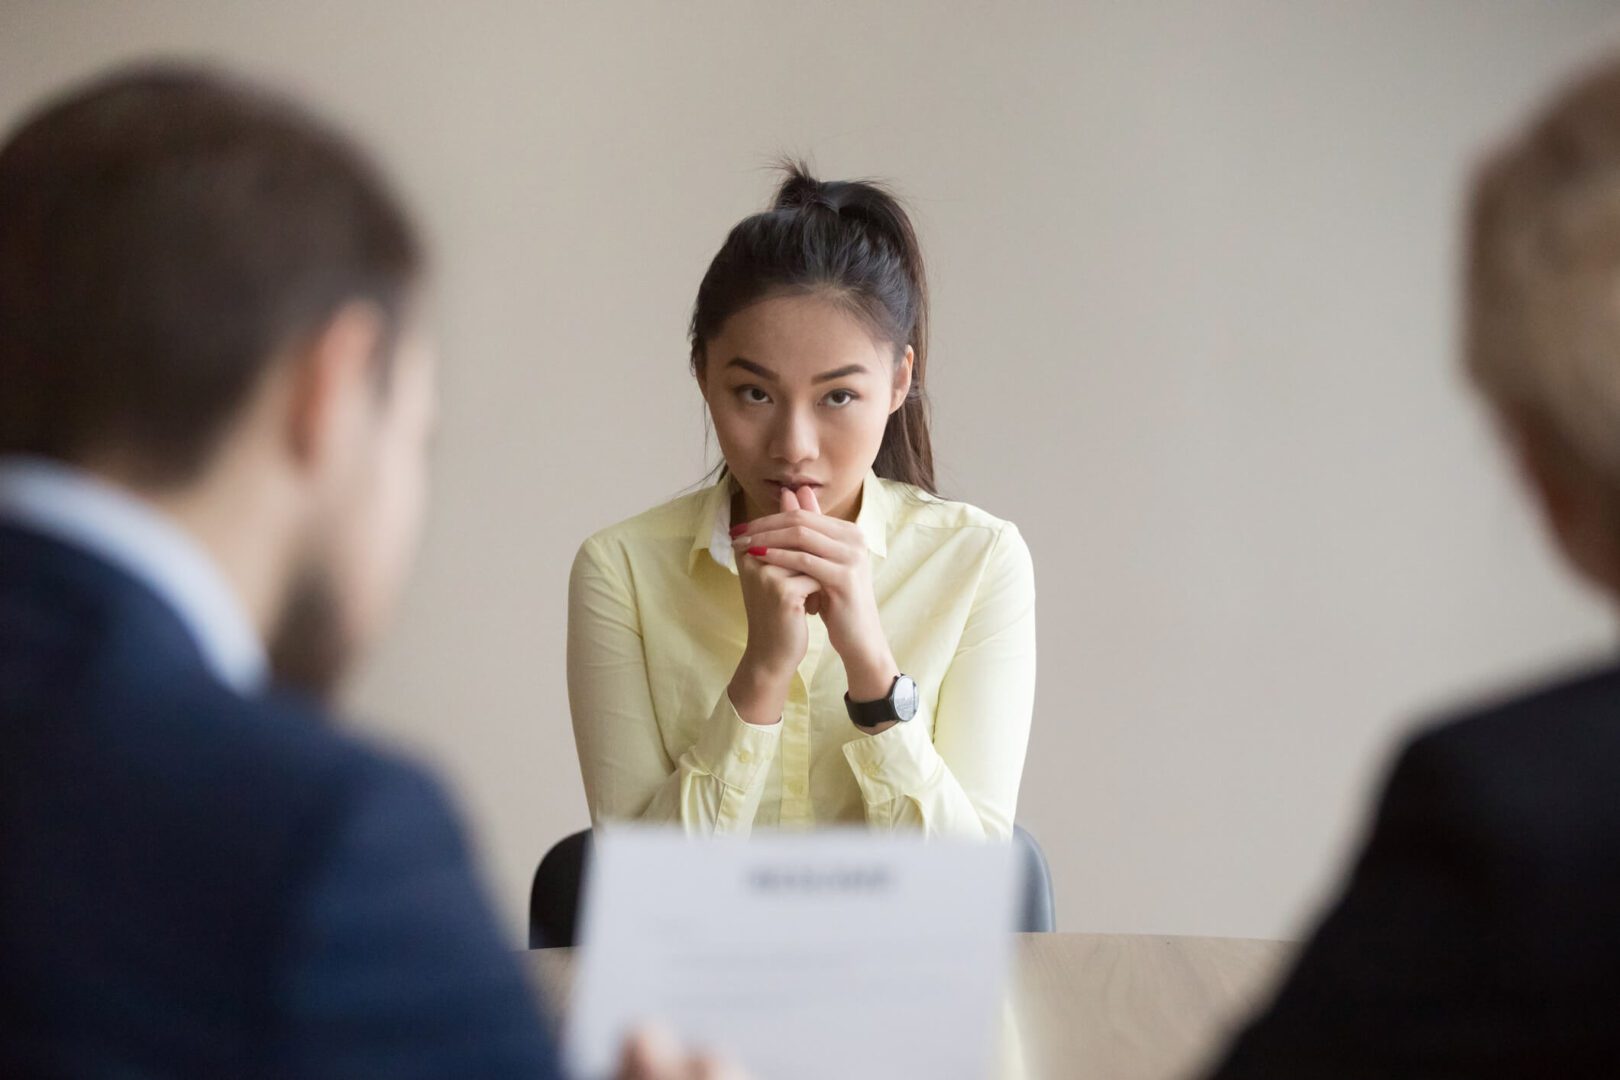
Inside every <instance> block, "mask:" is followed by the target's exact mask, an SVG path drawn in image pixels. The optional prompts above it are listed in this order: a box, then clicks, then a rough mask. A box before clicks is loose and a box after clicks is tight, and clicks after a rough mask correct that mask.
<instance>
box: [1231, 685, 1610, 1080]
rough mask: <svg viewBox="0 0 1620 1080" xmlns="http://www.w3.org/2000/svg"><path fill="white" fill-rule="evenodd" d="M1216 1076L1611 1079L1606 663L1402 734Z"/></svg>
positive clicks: (1272, 1079)
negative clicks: (1325, 884)
mask: <svg viewBox="0 0 1620 1080" xmlns="http://www.w3.org/2000/svg"><path fill="white" fill-rule="evenodd" d="M1216 1076H1217V1077H1218V1078H1219V1080H1261V1078H1265V1080H1281V1078H1284V1077H1312V1078H1317V1077H1320V1078H1338V1077H1357V1078H1361V1077H1366V1078H1369V1080H1370V1078H1373V1077H1379V1078H1383V1077H1502V1078H1507V1077H1536V1078H1539V1077H1557V1078H1559V1080H1566V1078H1573V1077H1620V668H1615V667H1610V668H1606V669H1604V670H1601V671H1597V672H1593V673H1589V674H1586V675H1583V676H1581V677H1578V678H1572V679H1568V680H1565V681H1563V682H1560V683H1558V684H1556V685H1553V686H1549V687H1545V688H1543V689H1540V690H1537V691H1535V692H1533V693H1529V694H1526V695H1523V696H1520V697H1517V698H1515V699H1513V700H1511V701H1506V702H1503V703H1500V704H1497V705H1494V706H1492V707H1490V708H1486V709H1481V710H1478V711H1476V712H1474V713H1472V714H1470V715H1466V716H1461V717H1458V718H1456V719H1454V720H1452V721H1449V722H1447V723H1443V724H1440V725H1437V726H1435V727H1434V728H1432V729H1430V730H1428V731H1426V732H1424V733H1422V734H1421V735H1419V736H1418V737H1417V738H1416V739H1414V740H1413V741H1412V742H1411V744H1410V745H1409V746H1407V747H1406V749H1405V750H1404V751H1403V752H1402V754H1401V755H1400V757H1399V760H1398V762H1397V763H1396V765H1395V768H1394V770H1393V772H1392V774H1391V776H1390V779H1389V782H1388V786H1387V788H1386V790H1385V792H1384V796H1383V799H1382V800H1381V802H1380V804H1379V807H1378V812H1377V815H1376V818H1375V820H1374V823H1373V827H1372V830H1371V834H1370V836H1369V838H1368V840H1367V842H1366V847H1365V849H1364V850H1363V852H1362V853H1361V856H1360V858H1359V859H1358V861H1357V863H1356V866H1355V869H1354V871H1353V873H1352V874H1351V876H1350V880H1349V882H1348V883H1347V884H1346V885H1345V886H1344V890H1343V893H1342V895H1341V896H1340V897H1339V899H1338V900H1337V901H1336V902H1335V903H1334V904H1333V906H1332V907H1331V908H1330V910H1329V912H1328V914H1327V917H1326V918H1325V920H1324V921H1323V922H1322V924H1321V926H1319V927H1318V928H1317V930H1316V933H1315V934H1314V936H1313V937H1312V938H1311V940H1310V941H1309V942H1308V943H1307V944H1306V946H1305V949H1304V951H1303V953H1302V954H1301V955H1300V958H1299V962H1298V964H1297V965H1296V966H1295V968H1294V970H1293V971H1292V972H1291V973H1290V974H1289V976H1288V977H1287V979H1286V980H1284V982H1283V985H1282V988H1281V990H1280V992H1279V993H1278V995H1277V997H1276V1000H1275V1001H1274V1002H1273V1003H1272V1004H1271V1006H1270V1008H1268V1009H1267V1010H1265V1011H1264V1013H1262V1015H1261V1016H1260V1017H1259V1018H1258V1019H1257V1020H1255V1022H1254V1023H1253V1024H1252V1025H1250V1027H1249V1028H1248V1030H1247V1031H1245V1032H1244V1033H1243V1035H1242V1036H1241V1037H1240V1038H1239V1039H1238V1040H1237V1043H1236V1044H1235V1045H1234V1047H1233V1048H1232V1049H1231V1051H1230V1052H1229V1055H1228V1057H1227V1060H1226V1061H1225V1062H1224V1064H1223V1065H1222V1066H1221V1067H1220V1069H1219V1070H1218V1071H1217V1073H1216Z"/></svg>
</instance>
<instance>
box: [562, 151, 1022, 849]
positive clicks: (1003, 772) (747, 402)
mask: <svg viewBox="0 0 1620 1080" xmlns="http://www.w3.org/2000/svg"><path fill="white" fill-rule="evenodd" d="M927 303H928V302H927V287H926V279H925V276H924V273H923V265H922V259H921V255H920V253H919V250H918V246H917V240H916V235H915V233H914V231H913V229H912V226H911V223H910V221H909V220H908V218H907V217H906V214H905V212H904V210H903V209H902V208H901V207H900V205H899V204H898V203H897V202H896V201H895V200H894V199H893V198H892V197H891V196H890V195H888V194H887V193H886V192H885V191H883V190H882V189H881V188H879V187H877V186H875V185H872V184H867V183H860V182H831V183H822V182H819V181H817V180H814V179H813V178H811V177H810V176H809V175H808V174H807V173H806V172H805V171H804V170H803V169H802V167H796V168H794V169H792V170H791V172H790V174H789V176H788V177H787V179H786V180H785V181H784V183H783V184H782V186H781V189H780V190H779V192H778V194H777V198H776V201H775V204H774V205H773V207H772V208H771V209H770V210H768V211H766V212H764V213H761V214H756V215H754V216H752V217H749V218H747V219H745V220H744V221H743V222H741V223H740V224H739V225H738V226H737V227H736V228H735V229H733V230H732V232H731V234H730V236H729V237H728V238H727V239H726V242H725V244H724V246H722V247H721V249H720V252H719V253H718V254H717V255H716V256H715V258H714V261H713V263H712V264H711V265H710V267H709V270H708V273H707V274H706V275H705V276H704V279H703V283H702V285H701V286H700V287H699V290H698V298H697V303H696V306H695V310H694V312H693V317H692V367H693V373H694V374H695V375H696V377H697V381H698V385H699V387H700V388H701V390H702V393H703V397H704V399H705V401H706V402H707V404H708V408H709V412H710V415H711V416H712V418H713V422H714V428H715V433H716V436H717V438H718V441H719V444H720V449H721V452H722V453H723V455H724V458H725V467H724V472H723V477H722V480H721V481H720V483H718V484H716V485H714V486H713V487H710V488H707V489H705V490H703V491H700V492H697V493H696V494H693V495H688V496H686V497H684V498H680V499H677V500H675V501H674V502H671V503H667V504H665V505H663V506H660V507H657V508H655V509H653V510H649V511H647V512H646V513H644V514H641V515H640V516H638V517H635V518H632V519H631V520H629V521H626V522H624V523H622V524H619V525H615V526H613V527H611V528H609V529H606V530H603V531H602V532H599V533H597V534H596V535H595V536H592V537H591V538H590V539H589V540H587V541H586V542H585V544H584V546H583V547H581V549H580V552H579V556H578V558H577V559H576V560H575V563H574V567H573V573H572V576H571V579H570V585H569V608H568V691H569V701H570V705H571V708H572V711H573V720H574V734H575V739H576V741H577V744H578V748H579V759H580V768H581V771H582V772H583V774H584V779H585V794H586V799H587V800H588V802H589V804H590V810H591V817H592V819H593V821H597V822H601V821H622V820H644V821H656V822H678V823H680V824H681V825H682V826H683V827H684V828H685V829H686V830H687V831H689V832H693V833H743V834H746V833H747V832H748V831H749V830H750V829H751V828H753V827H755V826H775V825H780V826H785V827H801V828H802V827H811V826H816V825H823V824H839V823H845V824H847V823H855V822H865V823H867V824H868V825H869V826H870V827H872V828H876V829H892V830H921V831H922V832H924V833H926V834H928V835H930V836H933V835H953V836H968V837H991V838H1000V839H1004V838H1006V837H1008V836H1009V835H1010V834H1011V832H1012V824H1013V814H1014V810H1015V808H1016V805H1017V801H1018V783H1019V778H1020V775H1021V774H1022V771H1023V765H1024V754H1025V749H1026V746H1027V743H1028V739H1029V725H1030V713H1031V709H1032V707H1033V701H1034V693H1035V585H1034V575H1033V570H1032V568H1031V564H1030V557H1029V551H1028V549H1027V548H1026V547H1025V545H1024V541H1023V538H1022V537H1021V536H1020V535H1019V533H1018V530H1017V529H1016V528H1015V527H1014V526H1013V525H1011V524H1009V523H1007V522H1004V521H1000V520H998V519H996V518H994V517H991V516H990V515H989V514H987V513H985V512H984V511H982V510H979V509H977V508H975V507H972V506H968V505H966V504H964V503H959V502H949V501H946V500H943V499H940V498H938V497H937V496H936V495H935V494H934V477H933V454H932V449H931V447H930V444H929V436H928V420H927V401H926V397H925V395H924V375H925V370H926V369H925V362H926V357H927Z"/></svg>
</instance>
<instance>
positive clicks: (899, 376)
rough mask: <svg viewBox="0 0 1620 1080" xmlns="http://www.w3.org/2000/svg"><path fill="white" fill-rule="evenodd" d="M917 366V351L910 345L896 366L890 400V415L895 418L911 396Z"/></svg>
mask: <svg viewBox="0 0 1620 1080" xmlns="http://www.w3.org/2000/svg"><path fill="white" fill-rule="evenodd" d="M916 365H917V350H915V349H913V348H912V347H911V346H910V345H907V346H906V353H905V355H904V356H902V357H901V358H900V362H899V363H898V364H896V365H894V393H893V394H892V395H891V396H890V398H889V415H891V416H893V415H894V414H895V413H897V412H899V411H900V406H902V405H904V404H905V403H906V398H907V397H908V396H910V394H911V375H912V369H913V368H914V367H916Z"/></svg>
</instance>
